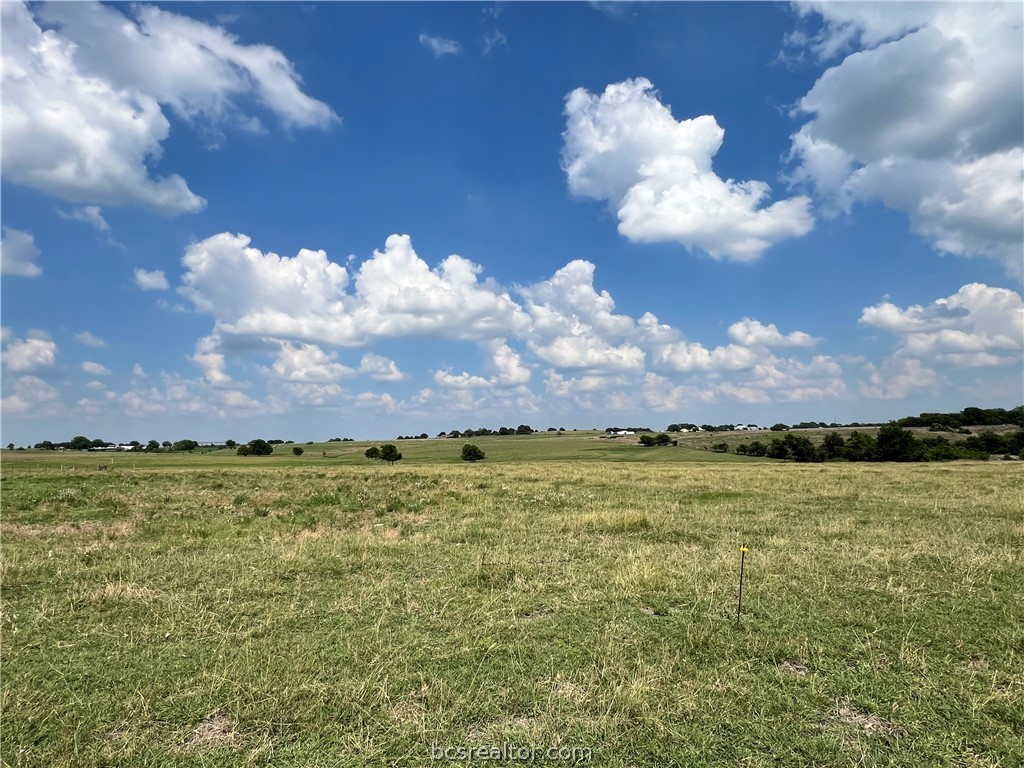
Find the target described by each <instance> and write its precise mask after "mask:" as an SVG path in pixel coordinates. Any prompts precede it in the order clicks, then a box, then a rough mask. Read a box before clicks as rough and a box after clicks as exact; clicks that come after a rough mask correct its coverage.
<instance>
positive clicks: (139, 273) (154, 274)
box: [135, 269, 170, 291]
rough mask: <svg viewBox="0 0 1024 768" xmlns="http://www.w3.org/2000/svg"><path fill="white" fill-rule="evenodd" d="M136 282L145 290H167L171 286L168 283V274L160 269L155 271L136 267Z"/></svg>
mask: <svg viewBox="0 0 1024 768" xmlns="http://www.w3.org/2000/svg"><path fill="white" fill-rule="evenodd" d="M135 284H136V285H137V286H139V288H141V289H142V290H144V291H166V290H167V289H168V288H170V285H169V284H168V283H167V275H165V274H164V273H163V272H162V271H161V270H159V269H154V270H153V271H147V270H145V269H136V270H135Z"/></svg>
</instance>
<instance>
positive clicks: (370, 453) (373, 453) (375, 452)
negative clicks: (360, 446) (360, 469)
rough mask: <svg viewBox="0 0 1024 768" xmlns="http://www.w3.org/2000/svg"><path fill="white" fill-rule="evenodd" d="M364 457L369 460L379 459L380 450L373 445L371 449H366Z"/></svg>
mask: <svg viewBox="0 0 1024 768" xmlns="http://www.w3.org/2000/svg"><path fill="white" fill-rule="evenodd" d="M363 456H365V457H366V458H368V459H379V458H380V448H378V447H377V446H375V445H372V446H370V447H369V448H367V449H366V451H365V452H364V453H363Z"/></svg>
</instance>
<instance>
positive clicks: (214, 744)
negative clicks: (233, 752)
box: [181, 709, 242, 751]
mask: <svg viewBox="0 0 1024 768" xmlns="http://www.w3.org/2000/svg"><path fill="white" fill-rule="evenodd" d="M241 744H242V734H240V733H239V732H238V730H237V728H236V724H235V721H234V720H233V719H232V718H231V716H230V715H229V714H228V713H227V712H225V711H224V710H220V709H219V710H217V711H216V712H211V713H210V714H209V715H207V716H206V717H204V718H203V719H202V720H201V721H200V722H199V724H198V725H197V726H196V727H195V728H193V729H192V732H191V733H190V734H189V735H188V736H187V737H186V738H185V740H184V742H182V744H181V748H182V749H183V750H185V751H193V750H195V751H206V750H211V749H224V748H227V749H237V748H238V747H239V746H241Z"/></svg>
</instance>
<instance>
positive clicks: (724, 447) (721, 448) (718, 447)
mask: <svg viewBox="0 0 1024 768" xmlns="http://www.w3.org/2000/svg"><path fill="white" fill-rule="evenodd" d="M711 450H712V451H714V452H715V453H728V452H729V444H728V443H715V444H714V445H712V446H711ZM738 452H739V451H738V449H737V453H738Z"/></svg>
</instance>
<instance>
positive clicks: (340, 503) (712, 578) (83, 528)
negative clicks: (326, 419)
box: [2, 435, 1024, 768]
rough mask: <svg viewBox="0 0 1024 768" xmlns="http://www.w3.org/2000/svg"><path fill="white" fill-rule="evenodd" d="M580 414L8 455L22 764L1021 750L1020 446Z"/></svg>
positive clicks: (14, 722) (650, 759)
mask: <svg viewBox="0 0 1024 768" xmlns="http://www.w3.org/2000/svg"><path fill="white" fill-rule="evenodd" d="M559 440H563V441H566V443H565V444H566V445H568V444H570V443H572V440H573V439H572V438H570V437H563V438H558V437H555V436H548V435H543V436H537V437H534V438H530V439H527V440H522V439H520V438H515V439H512V441H509V439H508V438H496V439H494V440H493V442H489V441H488V439H487V438H477V439H472V440H471V442H474V443H476V444H479V445H480V446H481V447H483V448H484V450H485V451H487V454H488V460H487V461H485V462H483V463H481V464H473V465H470V464H463V463H462V462H458V461H457V460H454V459H453V460H452V462H451V463H445V462H447V461H448V459H447V454H444V456H443V457H441V458H435V459H434V460H433V461H431V460H428V458H429V457H427V455H426V454H417V451H419V450H424V451H426V450H428V449H429V450H432V451H433V450H439V449H438V448H436V447H435V446H440V445H441V444H442V443H443V441H401V442H400V443H398V445H399V448H400V449H401V450H402V451H403V453H405V455H406V457H407V460H405V461H403V462H402V463H400V464H397V465H394V466H388V465H385V464H382V463H380V462H368V461H366V460H365V459H361V460H359V461H357V460H356V458H357V457H358V456H361V452H362V450H365V447H366V445H367V444H365V443H363V444H355V443H344V444H330V445H329V446H322V445H317V446H303V447H304V448H306V450H307V452H306V454H305V455H304V456H303V457H300V458H296V457H292V456H290V455H283V456H282V455H278V454H275V456H273V457H268V458H266V459H262V458H241V457H233V456H230V455H227V454H223V453H222V454H220V455H218V454H209V455H195V456H172V455H156V456H138V457H135V456H130V455H127V454H118V455H116V457H115V458H114V468H113V470H111V471H109V472H98V471H96V470H95V467H91V468H90V466H89V465H90V464H96V463H101V462H102V463H106V457H103V458H99V459H98V458H95V457H94V456H93V455H88V454H77V455H75V456H74V457H70V456H61V457H58V456H54V455H52V454H50V455H46V456H42V455H41V454H38V453H36V452H25V453H24V454H22V453H16V454H14V453H12V454H5V456H4V461H3V465H2V474H3V478H2V490H3V542H2V554H3V564H2V565H3V570H2V586H3V594H2V612H3V613H2V654H3V659H2V661H3V667H2V671H3V679H2V709H3V723H2V726H3V727H2V740H3V746H2V749H3V761H4V764H5V765H11V766H47V767H50V766H100V765H110V766H113V765H118V766H122V765H144V766H164V765H167V766H170V765H176V766H177V765H195V766H200V765H206V766H211V765H216V766H222V765H224V766H228V765H238V766H242V765H280V766H324V767H325V768H326V767H327V766H331V767H332V768H334V767H336V766H364V765H370V766H375V765H376V766H386V765H395V766H406V765H410V766H428V765H448V764H458V765H484V764H494V763H495V761H470V760H456V761H454V762H448V761H445V760H434V759H432V757H431V756H432V754H434V755H436V754H438V753H437V751H436V750H438V749H446V748H447V749H449V750H451V749H453V748H459V747H466V748H468V747H475V746H485V747H490V746H495V747H501V746H502V745H512V746H513V747H529V748H534V749H536V750H537V752H536V753H535V758H534V762H533V764H538V765H544V764H547V765H560V764H574V763H572V762H571V761H565V760H560V759H559V758H558V757H557V756H555V757H551V758H548V757H547V756H546V750H547V749H549V748H552V747H554V748H562V749H563V750H572V749H577V750H579V749H583V748H586V749H589V750H590V752H589V753H581V752H579V751H577V752H576V753H575V754H576V756H577V757H579V756H581V755H583V756H584V757H585V758H586V762H585V763H580V764H587V765H599V766H622V767H625V766H687V767H688V768H689V767H690V766H704V765H706V766H717V765H752V766H769V765H772V766H774V765H780V766H781V765H785V766H791V765H820V766H843V765H849V766H853V765H858V766H860V765H893V766H934V765H962V766H996V765H1001V766H1009V765H1019V764H1020V763H1021V761H1022V760H1024V748H1022V743H1021V739H1020V734H1021V733H1024V714H1022V713H1024V659H1022V655H1024V608H1022V605H1024V567H1022V555H1021V548H1022V544H1024V512H1022V507H1024V505H1022V485H1021V472H1020V465H1019V464H1016V463H1010V462H987V463H981V462H979V463H970V462H961V463H955V464H927V465H920V464H919V465H895V464H858V465H854V464H816V465H795V464H779V463H774V462H770V461H766V462H758V461H753V460H741V459H739V458H738V457H729V458H731V459H732V460H731V461H722V462H717V463H715V462H695V461H680V460H677V459H679V458H681V457H684V456H686V455H689V454H691V453H695V452H689V451H685V450H684V449H682V448H679V449H671V448H669V449H656V450H651V451H641V450H640V449H636V448H633V449H632V451H633V453H632V454H625V453H623V454H619V455H621V456H633V457H637V456H642V457H643V458H642V459H641V460H638V461H631V460H625V459H623V460H620V461H612V460H608V459H609V458H611V457H609V456H608V455H605V454H603V453H600V452H595V453H594V454H592V455H591V457H592V458H600V459H601V460H600V461H587V460H586V459H585V457H582V456H581V457H576V460H574V461H559V460H558V459H557V457H556V456H555V455H547V456H546V459H547V460H543V461H542V460H533V461H531V460H529V458H528V456H526V455H525V452H526V451H527V446H529V445H534V446H537V450H538V451H539V455H544V451H545V450H547V448H546V446H548V445H554V444H556V443H557V441H559ZM502 441H506V442H505V443H504V445H507V446H513V445H517V446H518V447H517V448H515V450H517V451H522V452H524V454H523V455H515V456H511V455H510V456H506V457H505V459H504V460H501V454H500V451H501V450H505V449H503V448H501V447H500V446H502V445H503V443H502ZM516 441H518V443H517V442H516ZM463 442H465V441H453V443H452V445H450V446H448V447H449V449H450V451H451V453H452V456H457V448H458V447H461V445H462V444H463ZM428 443H429V445H428ZM609 443H610V441H601V442H600V443H598V442H594V443H593V444H594V445H595V446H598V447H599V448H600V451H601V452H606V451H612V452H614V451H616V450H618V449H617V448H616V447H615V446H611V445H609ZM573 444H578V445H581V446H582V445H586V444H585V443H583V442H581V441H580V440H577V441H576V443H573ZM290 448H291V446H282V447H281V448H279V449H278V451H279V453H281V452H282V451H288V453H290ZM507 450H513V449H512V448H508V449H507ZM560 450H562V451H563V453H564V452H565V449H564V448H563V449H560ZM580 450H582V448H581V449H580ZM321 451H324V452H326V453H330V452H332V451H337V452H339V454H340V452H342V451H348V452H350V453H352V456H351V457H350V459H351V460H349V458H344V457H342V456H341V455H336V456H334V457H328V456H321V455H320V452H321ZM673 451H675V452H674V453H673ZM356 452H358V453H356ZM346 456H347V454H346ZM657 457H662V458H660V459H659V458H657ZM671 457H675V458H671ZM699 457H702V458H708V459H710V458H712V457H711V456H709V455H708V454H704V453H701V454H699ZM61 463H63V464H65V465H69V464H71V463H75V464H77V465H78V466H77V467H76V470H75V471H74V472H70V471H66V470H65V471H61V469H60V465H61ZM743 543H747V544H748V545H749V548H750V552H749V554H748V556H747V576H746V588H745V597H744V612H743V617H742V620H741V621H740V622H739V623H737V621H736V615H735V614H736V586H737V576H738V565H739V547H740V545H741V544H743ZM432 750H433V752H432ZM449 754H452V753H451V752H449ZM562 754H569V753H568V751H565V752H563V753H562ZM499 764H516V763H515V761H507V762H506V763H499Z"/></svg>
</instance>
